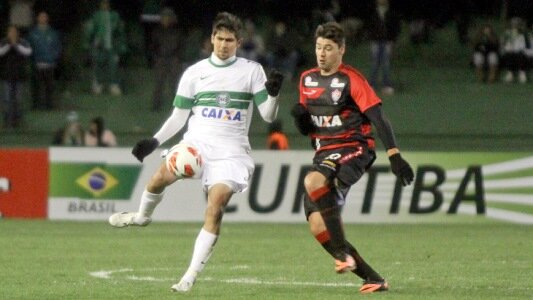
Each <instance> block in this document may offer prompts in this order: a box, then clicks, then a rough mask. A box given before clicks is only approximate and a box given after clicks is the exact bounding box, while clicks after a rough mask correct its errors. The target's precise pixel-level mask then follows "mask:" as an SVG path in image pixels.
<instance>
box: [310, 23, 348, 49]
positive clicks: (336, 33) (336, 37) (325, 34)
mask: <svg viewBox="0 0 533 300" xmlns="http://www.w3.org/2000/svg"><path fill="white" fill-rule="evenodd" d="M319 37H321V38H324V39H328V40H332V41H334V42H335V43H336V44H337V45H339V47H342V46H344V44H345V41H346V36H345V34H344V29H343V28H342V26H341V25H340V24H339V23H337V22H327V23H324V24H321V25H318V27H317V28H316V31H315V40H316V39H317V38H319Z"/></svg>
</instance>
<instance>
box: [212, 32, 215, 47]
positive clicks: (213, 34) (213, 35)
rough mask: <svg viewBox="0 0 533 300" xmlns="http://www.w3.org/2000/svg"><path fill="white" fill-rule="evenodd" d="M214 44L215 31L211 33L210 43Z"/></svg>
mask: <svg viewBox="0 0 533 300" xmlns="http://www.w3.org/2000/svg"><path fill="white" fill-rule="evenodd" d="M214 44H215V33H214V32H213V33H211V45H214Z"/></svg>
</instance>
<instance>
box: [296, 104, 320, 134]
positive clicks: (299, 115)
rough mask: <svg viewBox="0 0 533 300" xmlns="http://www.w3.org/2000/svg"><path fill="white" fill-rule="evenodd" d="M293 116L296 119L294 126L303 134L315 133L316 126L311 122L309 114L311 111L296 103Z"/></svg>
mask: <svg viewBox="0 0 533 300" xmlns="http://www.w3.org/2000/svg"><path fill="white" fill-rule="evenodd" d="M291 115H292V116H293V117H294V124H295V125H296V128H298V131H300V133H301V134H303V135H308V134H309V133H311V132H313V131H315V125H314V124H313V121H312V120H311V114H309V111H308V110H307V109H306V108H305V107H304V106H303V105H302V104H301V103H296V105H294V106H293V108H292V109H291Z"/></svg>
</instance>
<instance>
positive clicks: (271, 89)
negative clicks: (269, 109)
mask: <svg viewBox="0 0 533 300" xmlns="http://www.w3.org/2000/svg"><path fill="white" fill-rule="evenodd" d="M282 82H283V74H281V72H280V71H278V70H272V71H270V74H268V78H267V81H266V82H265V87H266V90H267V93H268V94H269V95H270V96H272V97H276V96H277V95H279V90H280V89H281V83H282Z"/></svg>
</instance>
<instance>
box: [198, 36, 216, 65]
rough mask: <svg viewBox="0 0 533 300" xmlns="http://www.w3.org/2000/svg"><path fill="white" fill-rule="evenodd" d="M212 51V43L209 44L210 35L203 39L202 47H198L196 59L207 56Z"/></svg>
mask: <svg viewBox="0 0 533 300" xmlns="http://www.w3.org/2000/svg"><path fill="white" fill-rule="evenodd" d="M211 53H213V45H212V44H211V37H210V36H208V37H206V38H204V39H203V42H202V48H200V57H198V59H204V58H207V57H209V56H210V55H211Z"/></svg>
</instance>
